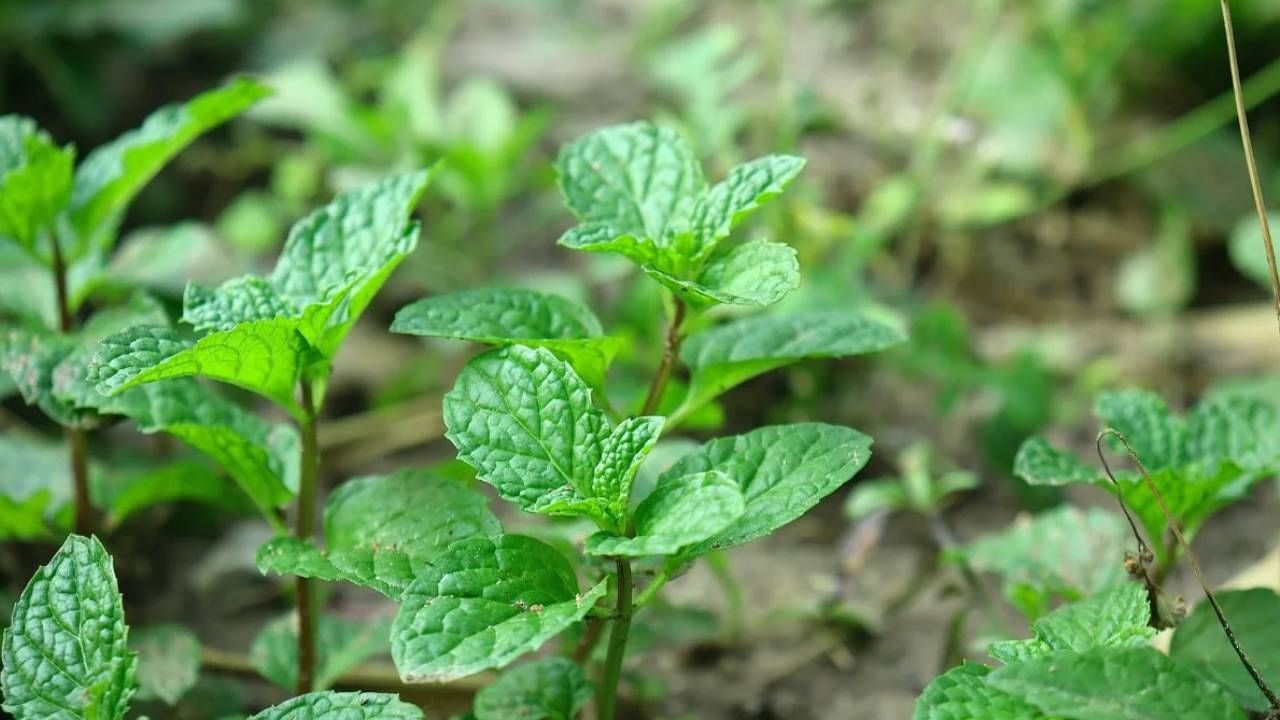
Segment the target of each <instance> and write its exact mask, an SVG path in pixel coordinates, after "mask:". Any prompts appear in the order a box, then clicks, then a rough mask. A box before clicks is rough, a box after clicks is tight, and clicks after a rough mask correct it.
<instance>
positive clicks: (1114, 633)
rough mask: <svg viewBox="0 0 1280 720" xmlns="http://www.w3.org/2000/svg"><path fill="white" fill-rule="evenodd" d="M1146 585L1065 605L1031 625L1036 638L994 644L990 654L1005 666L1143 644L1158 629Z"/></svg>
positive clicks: (1128, 586) (1130, 585)
mask: <svg viewBox="0 0 1280 720" xmlns="http://www.w3.org/2000/svg"><path fill="white" fill-rule="evenodd" d="M1150 620H1151V607H1150V605H1149V604H1148V599H1147V589H1146V587H1145V586H1143V585H1140V584H1138V583H1134V582H1128V583H1125V584H1123V585H1120V586H1119V587H1117V588H1115V589H1114V590H1108V591H1106V592H1102V593H1099V594H1097V595H1093V596H1091V597H1088V598H1085V599H1084V600H1081V601H1080V602H1076V603H1071V604H1070V605H1064V606H1062V607H1060V608H1058V609H1057V610H1054V611H1053V612H1051V613H1049V614H1048V615H1046V616H1044V617H1042V618H1040V619H1039V620H1037V621H1035V622H1034V623H1032V625H1031V630H1032V632H1033V633H1034V634H1035V637H1033V638H1031V639H1029V640H1008V641H1004V642H997V643H994V644H992V646H991V647H990V648H989V649H988V652H989V653H990V654H991V657H993V658H995V659H997V660H999V661H1000V662H1002V663H1005V664H1006V665H1010V664H1013V663H1015V662H1019V661H1022V660H1027V659H1030V658H1034V657H1040V656H1042V655H1048V654H1050V653H1053V652H1057V651H1060V650H1070V651H1073V652H1084V651H1086V650H1091V649H1093V648H1097V647H1143V646H1145V645H1146V644H1147V643H1148V642H1149V641H1150V640H1151V638H1152V637H1154V636H1155V634H1156V631H1155V629H1154V628H1152V627H1150V626H1149V625H1148V623H1149V622H1150Z"/></svg>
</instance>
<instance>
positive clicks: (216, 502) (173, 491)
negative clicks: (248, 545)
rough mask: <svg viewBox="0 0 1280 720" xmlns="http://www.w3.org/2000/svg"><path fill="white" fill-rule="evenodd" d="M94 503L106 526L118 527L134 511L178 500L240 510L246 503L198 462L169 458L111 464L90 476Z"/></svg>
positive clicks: (231, 487)
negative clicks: (150, 462) (136, 464)
mask: <svg viewBox="0 0 1280 720" xmlns="http://www.w3.org/2000/svg"><path fill="white" fill-rule="evenodd" d="M90 481H91V483H90V488H91V490H90V494H91V496H92V498H93V504H94V505H95V506H96V507H99V508H102V509H104V510H105V511H106V512H107V517H106V521H105V525H106V527H108V528H117V527H119V526H120V525H121V524H122V523H123V522H124V521H125V520H127V519H129V518H130V517H132V516H133V515H134V514H135V513H137V512H140V511H142V510H145V509H147V508H149V507H154V506H156V505H162V504H166V503H172V502H177V501H181V500H186V501H191V502H197V503H200V504H202V505H208V506H209V507H220V508H224V509H227V510H231V511H235V512H239V511H242V510H244V509H246V506H248V503H247V502H246V499H245V498H244V496H243V495H241V494H240V493H238V492H237V491H236V489H235V486H234V485H232V484H231V481H229V480H227V479H226V478H224V477H223V476H222V475H220V474H218V473H217V472H215V471H214V470H213V469H211V468H210V467H208V466H207V465H205V464H204V463H201V462H194V461H190V460H179V461H169V462H166V463H164V464H163V465H160V466H158V467H156V466H143V467H129V466H123V467H122V466H121V465H119V464H113V465H111V466H109V467H108V469H107V471H106V472H105V473H103V476H101V477H93V476H91V477H90Z"/></svg>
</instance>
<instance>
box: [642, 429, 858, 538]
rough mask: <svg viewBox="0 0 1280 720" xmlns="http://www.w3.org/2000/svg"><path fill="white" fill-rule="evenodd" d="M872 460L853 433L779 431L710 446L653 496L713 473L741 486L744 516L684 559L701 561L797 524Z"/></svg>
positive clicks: (684, 461)
mask: <svg viewBox="0 0 1280 720" xmlns="http://www.w3.org/2000/svg"><path fill="white" fill-rule="evenodd" d="M870 457H871V438H869V437H867V436H866V435H863V434H862V433H860V432H858V431H857V430H854V429H852V428H847V427H839V426H836V425H824V424H822V423H797V424H794V425H775V426H771V427H764V428H759V429H757V430H753V431H751V432H749V433H746V434H745V435H736V436H733V437H727V438H720V439H717V440H712V441H711V442H709V443H707V444H705V445H703V446H702V447H701V448H699V449H698V450H697V451H696V452H693V453H691V454H689V455H687V456H685V457H684V458H681V459H680V460H679V461H678V462H676V464H675V465H673V466H672V467H671V469H669V470H667V471H666V472H665V473H663V474H662V477H661V478H659V480H658V486H657V489H655V490H654V492H655V493H656V492H659V491H660V490H662V488H663V486H664V485H672V484H679V483H681V482H682V480H683V478H685V477H686V476H688V475H693V474H695V473H702V472H708V471H712V470H716V471H719V472H721V473H723V474H725V475H727V476H728V477H729V478H731V479H732V480H733V481H734V482H736V483H737V484H738V487H739V488H740V489H741V491H742V495H743V498H744V499H745V500H746V510H745V512H743V514H742V516H741V517H740V518H739V519H738V520H737V521H735V522H734V523H733V524H732V525H730V526H729V527H728V528H726V529H725V530H724V531H722V532H720V533H717V534H716V535H715V536H714V537H711V538H709V539H707V540H706V541H704V542H701V543H698V544H697V545H695V546H694V547H692V548H689V549H688V550H687V551H686V552H685V553H684V554H685V555H688V556H694V555H701V554H703V553H706V552H710V551H712V550H722V549H725V548H730V547H734V546H735V545H741V544H743V543H746V542H750V541H752V540H755V539H756V538H760V537H764V536H765V535H768V534H769V533H772V532H773V531H774V530H777V529H778V528H780V527H782V526H783V525H786V524H787V523H789V522H791V521H792V520H795V519H796V518H798V517H800V516H801V515H803V514H804V513H805V512H806V511H808V510H809V509H810V508H812V507H813V506H814V505H817V504H818V501H820V500H821V499H822V498H824V497H826V496H827V495H829V494H831V493H832V492H833V491H835V490H836V489H837V488H839V487H840V486H841V485H843V484H844V483H845V482H846V481H848V480H849V478H851V477H852V476H853V475H854V473H856V472H858V470H860V469H862V466H863V465H866V464H867V460H868V459H869V458H870Z"/></svg>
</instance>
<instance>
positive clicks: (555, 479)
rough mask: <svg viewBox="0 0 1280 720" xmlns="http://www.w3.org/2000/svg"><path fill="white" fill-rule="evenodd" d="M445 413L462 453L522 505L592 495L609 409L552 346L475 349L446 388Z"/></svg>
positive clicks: (532, 508) (536, 507)
mask: <svg viewBox="0 0 1280 720" xmlns="http://www.w3.org/2000/svg"><path fill="white" fill-rule="evenodd" d="M444 417H445V425H446V427H447V428H448V432H447V433H446V434H445V436H446V437H448V438H449V440H450V441H451V442H452V443H453V444H454V446H455V447H457V448H458V458H459V459H461V460H463V461H465V462H466V463H467V464H469V465H471V466H472V467H474V468H476V471H477V472H478V473H479V475H480V478H481V479H482V480H484V481H485V482H488V483H490V484H492V485H493V486H494V487H496V488H497V489H498V494H499V495H501V496H502V497H503V498H504V499H506V500H510V501H511V502H514V503H516V504H517V505H519V506H520V508H521V509H522V510H525V511H527V512H540V511H542V510H543V508H544V507H545V506H547V505H548V504H549V503H551V502H553V501H558V500H560V499H561V498H562V497H563V496H564V494H566V493H569V494H572V493H574V492H575V491H576V492H577V493H579V494H581V495H582V496H588V497H589V495H590V488H591V487H592V482H593V480H594V472H595V468H596V466H597V465H598V464H599V462H600V454H601V448H600V438H601V437H602V436H603V434H604V426H605V420H604V414H603V413H602V412H600V411H599V410H597V409H596V407H595V406H594V405H593V404H592V402H591V390H590V388H588V387H587V385H586V383H584V382H582V380H581V378H579V377H578V376H577V375H575V374H574V373H573V370H572V369H571V368H570V367H569V366H568V365H567V364H566V363H564V362H563V361H561V360H559V359H557V358H556V357H555V356H554V355H552V354H551V352H549V351H547V350H545V349H542V348H527V347H523V346H519V345H513V346H510V347H505V348H501V349H498V350H493V351H490V352H487V353H485V354H483V355H480V356H478V357H476V358H475V359H473V360H472V361H471V362H469V363H467V366H466V367H465V368H463V370H462V372H461V373H460V374H459V375H458V379H457V381H456V382H455V383H454V386H453V389H452V390H450V391H449V393H448V394H447V395H445V397H444Z"/></svg>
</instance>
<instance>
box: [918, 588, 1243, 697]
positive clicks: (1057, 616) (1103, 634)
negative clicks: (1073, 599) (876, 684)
mask: <svg viewBox="0 0 1280 720" xmlns="http://www.w3.org/2000/svg"><path fill="white" fill-rule="evenodd" d="M1149 620H1150V610H1149V606H1148V603H1147V595H1146V589H1145V588H1144V587H1143V586H1141V585H1139V584H1136V583H1126V584H1124V585H1122V586H1120V587H1118V588H1115V589H1113V590H1109V591H1106V592H1104V593H1102V594H1100V595H1096V596H1094V597H1091V598H1089V599H1087V600H1083V601H1081V602H1079V603H1075V604H1073V605H1067V606H1064V607H1062V608H1060V609H1058V610H1056V611H1054V612H1053V613H1050V614H1049V615H1047V616H1045V617H1044V618H1042V619H1041V620H1039V621H1037V622H1036V623H1035V624H1034V625H1033V631H1034V633H1035V637H1033V638H1031V639H1029V640H1018V641H1012V642H1004V643H997V644H995V645H993V646H992V647H991V654H992V656H993V657H995V658H996V659H997V660H1000V661H1001V662H1003V663H1004V665H1003V666H1002V667H999V668H997V669H994V670H992V669H990V668H988V667H986V666H984V665H976V664H966V665H962V666H961V667H958V668H955V669H952V670H950V671H948V672H947V673H945V674H943V675H942V676H940V677H938V678H937V679H935V680H934V681H933V682H932V683H930V684H929V686H928V687H927V688H925V691H924V693H923V695H921V697H920V699H919V701H918V702H917V704H916V709H915V715H914V717H915V718H916V720H950V719H951V718H957V717H980V718H984V719H988V720H1014V719H1016V720H1041V719H1043V720H1049V719H1050V718H1068V719H1070V720H1113V718H1118V717H1124V718H1129V719H1130V720H1165V719H1166V718H1173V717H1176V718H1182V719H1184V720H1243V718H1244V713H1242V712H1241V711H1240V707H1239V705H1237V704H1236V703H1235V701H1234V700H1233V699H1232V697H1231V696H1230V695H1229V694H1228V693H1227V691H1226V690H1224V689H1223V688H1222V687H1220V686H1218V685H1216V684H1215V683H1213V682H1210V681H1208V680H1206V679H1204V678H1202V677H1201V676H1200V675H1199V674H1197V673H1196V672H1195V671H1193V670H1191V669H1190V668H1189V667H1187V666H1185V665H1183V664H1181V663H1179V662H1176V661H1175V660H1174V659H1171V658H1170V657H1168V656H1166V655H1164V654H1162V653H1160V652H1159V651H1157V650H1155V649H1154V648H1151V647H1149V646H1148V645H1147V642H1148V640H1149V639H1150V638H1151V637H1152V636H1153V635H1154V632H1155V631H1154V630H1152V629H1151V628H1150V627H1148V621H1149Z"/></svg>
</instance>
